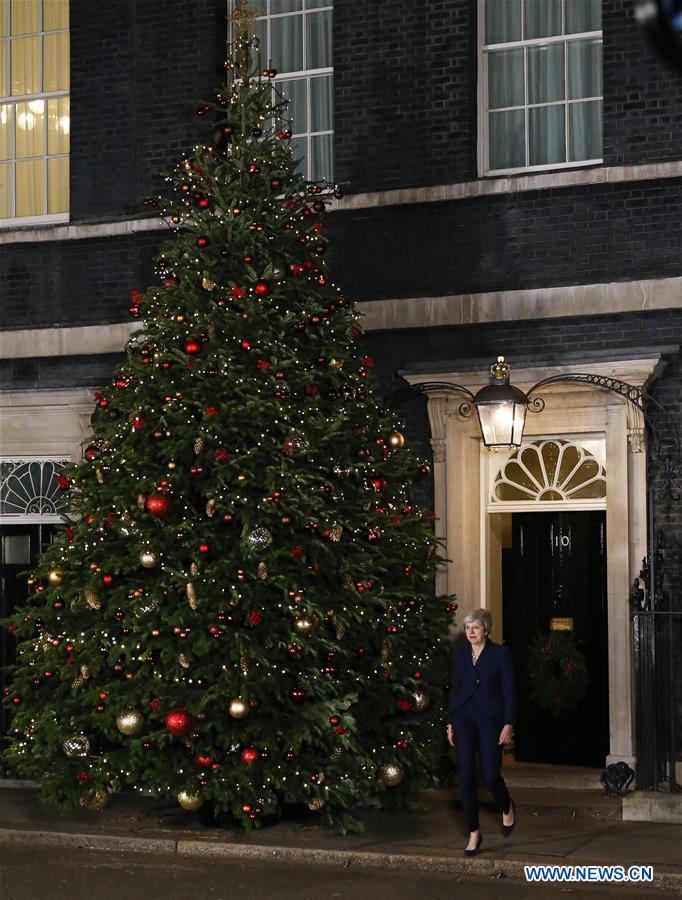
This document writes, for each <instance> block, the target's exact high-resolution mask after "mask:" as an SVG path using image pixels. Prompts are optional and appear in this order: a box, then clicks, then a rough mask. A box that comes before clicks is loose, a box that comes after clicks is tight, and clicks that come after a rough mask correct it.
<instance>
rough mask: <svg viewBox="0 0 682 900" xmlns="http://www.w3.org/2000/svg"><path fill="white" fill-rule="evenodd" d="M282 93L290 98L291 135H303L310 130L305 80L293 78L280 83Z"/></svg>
mask: <svg viewBox="0 0 682 900" xmlns="http://www.w3.org/2000/svg"><path fill="white" fill-rule="evenodd" d="M279 86H280V88H281V91H282V93H283V94H284V96H285V97H287V98H288V100H289V101H290V102H289V109H288V116H289V119H290V120H291V126H290V127H291V133H292V134H303V133H305V132H306V131H307V130H308V91H307V87H308V85H307V81H306V79H305V78H292V79H291V80H290V81H281V82H280V83H279Z"/></svg>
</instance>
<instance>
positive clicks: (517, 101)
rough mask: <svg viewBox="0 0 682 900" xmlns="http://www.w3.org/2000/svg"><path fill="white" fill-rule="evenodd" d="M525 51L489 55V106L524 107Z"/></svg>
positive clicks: (509, 51)
mask: <svg viewBox="0 0 682 900" xmlns="http://www.w3.org/2000/svg"><path fill="white" fill-rule="evenodd" d="M523 98H524V90H523V50H522V49H518V50H493V51H491V52H490V53H489V54H488V106H489V108H490V109H499V108H500V107H503V106H523V102H524V99H523Z"/></svg>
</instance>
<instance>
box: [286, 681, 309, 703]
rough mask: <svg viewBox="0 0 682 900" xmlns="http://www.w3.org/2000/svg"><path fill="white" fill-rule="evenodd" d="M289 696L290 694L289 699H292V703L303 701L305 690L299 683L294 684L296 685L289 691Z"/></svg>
mask: <svg viewBox="0 0 682 900" xmlns="http://www.w3.org/2000/svg"><path fill="white" fill-rule="evenodd" d="M289 696H290V697H291V699H292V700H293V701H294V703H305V698H306V692H305V690H304V689H303V688H302V687H301V686H300V685H298V684H297V685H296V687H293V688H292V689H291V690H290V691H289Z"/></svg>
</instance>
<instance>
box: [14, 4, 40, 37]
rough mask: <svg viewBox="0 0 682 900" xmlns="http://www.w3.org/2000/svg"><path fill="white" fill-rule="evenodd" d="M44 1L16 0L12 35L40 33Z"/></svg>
mask: <svg viewBox="0 0 682 900" xmlns="http://www.w3.org/2000/svg"><path fill="white" fill-rule="evenodd" d="M41 4H42V0H19V2H18V3H17V2H16V0H15V2H14V3H13V4H12V34H32V33H34V32H36V31H40V7H41Z"/></svg>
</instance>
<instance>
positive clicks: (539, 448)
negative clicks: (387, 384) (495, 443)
mask: <svg viewBox="0 0 682 900" xmlns="http://www.w3.org/2000/svg"><path fill="white" fill-rule="evenodd" d="M491 494H492V496H491V503H492V504H497V503H500V504H504V503H518V502H526V503H528V502H531V503H537V504H542V503H547V502H567V501H578V500H582V501H595V500H605V499H606V470H605V468H604V466H603V465H602V463H601V462H600V461H599V459H597V457H596V456H595V455H594V454H593V453H592V452H591V451H590V450H588V449H587V448H586V447H581V446H580V445H579V444H574V443H571V442H570V441H565V440H559V439H551V440H539V441H531V442H530V443H527V444H524V445H523V446H522V447H520V448H519V449H518V450H515V451H514V452H513V453H512V454H511V455H510V456H509V458H508V459H507V461H506V462H505V463H504V465H503V466H502V467H501V468H500V470H499V471H498V472H497V475H496V476H495V478H494V480H493V484H492V491H491Z"/></svg>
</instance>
